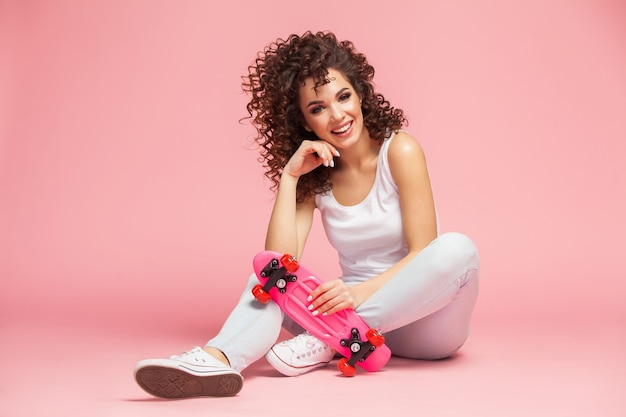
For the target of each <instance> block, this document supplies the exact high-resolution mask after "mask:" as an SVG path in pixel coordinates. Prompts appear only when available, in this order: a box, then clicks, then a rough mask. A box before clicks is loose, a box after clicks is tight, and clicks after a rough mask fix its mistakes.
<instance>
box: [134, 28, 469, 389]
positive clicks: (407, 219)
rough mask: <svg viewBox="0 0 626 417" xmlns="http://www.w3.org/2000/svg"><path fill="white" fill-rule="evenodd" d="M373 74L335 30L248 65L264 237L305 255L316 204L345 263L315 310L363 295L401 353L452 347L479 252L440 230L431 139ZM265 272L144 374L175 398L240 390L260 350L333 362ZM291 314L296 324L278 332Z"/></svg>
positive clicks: (292, 359)
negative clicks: (285, 309) (228, 308)
mask: <svg viewBox="0 0 626 417" xmlns="http://www.w3.org/2000/svg"><path fill="white" fill-rule="evenodd" d="M373 76H374V68H373V67H372V66H371V65H369V64H368V62H367V60H366V57H365V56H364V55H363V54H361V53H359V52H357V51H356V50H355V48H354V46H353V44H352V43H351V42H349V41H342V42H339V41H338V40H337V39H336V37H335V36H334V35H333V34H332V33H328V32H318V33H311V32H306V33H304V34H303V35H301V36H298V35H291V36H289V37H288V39H287V40H282V39H279V40H277V41H276V42H274V43H272V44H270V45H269V46H268V47H266V48H265V50H264V51H263V52H262V53H260V54H259V55H258V57H257V59H256V60H255V64H254V65H252V66H251V67H250V68H249V74H248V76H247V77H246V78H245V81H244V84H243V86H244V90H245V91H247V92H248V93H249V94H250V95H251V97H252V98H251V100H250V102H249V103H248V106H247V109H248V112H249V114H250V118H251V119H252V121H253V123H254V124H255V126H256V128H257V131H258V137H257V141H258V143H259V145H260V148H261V155H262V157H263V159H264V161H265V167H266V168H267V172H266V175H267V176H268V178H269V179H271V180H272V182H273V189H274V190H275V191H276V199H275V202H274V207H273V211H272V214H271V217H270V220H269V225H268V229H267V237H266V243H265V247H266V249H268V250H273V251H276V252H284V253H290V254H296V255H297V258H298V259H300V258H301V257H302V254H303V251H304V248H305V243H306V240H307V236H308V234H309V231H310V229H311V225H312V220H313V214H314V210H316V209H317V210H319V211H320V214H321V218H322V223H323V225H324V228H325V231H326V234H327V236H328V239H329V241H330V243H331V244H332V245H333V247H334V248H335V249H336V250H337V252H338V254H339V262H340V266H341V270H342V276H341V278H340V279H335V280H331V281H328V282H325V283H324V284H322V285H320V286H319V287H318V288H317V289H316V290H315V291H313V293H312V294H311V296H310V303H311V304H310V307H309V308H310V310H311V314H312V315H318V314H334V313H336V312H338V311H340V310H343V309H355V310H356V311H357V313H359V314H360V315H361V316H362V317H363V318H364V319H365V321H366V322H367V323H368V324H369V325H370V326H371V327H373V328H376V329H378V330H380V331H381V332H382V333H383V334H384V335H385V339H386V343H387V345H388V346H389V347H390V348H391V350H392V352H393V354H394V355H397V356H402V357H405V358H414V359H423V360H431V359H440V358H445V357H448V356H450V355H452V354H453V353H454V352H455V351H457V350H458V349H459V348H460V347H461V346H462V345H463V343H464V342H465V340H466V339H467V336H468V330H469V322H470V317H471V314H472V310H473V308H474V304H475V301H476V297H477V293H478V275H479V274H478V271H479V263H478V254H477V251H476V247H475V246H474V244H473V243H472V241H471V240H470V239H468V238H467V237H466V236H464V235H462V234H459V233H446V234H443V235H441V236H438V231H437V229H438V228H437V216H436V212H435V204H434V202H433V194H432V190H431V185H430V180H429V175H428V170H427V166H426V161H425V158H424V154H423V152H422V148H421V147H420V145H419V143H418V141H417V140H416V139H415V138H414V137H412V136H411V135H410V134H409V133H407V132H406V131H403V130H401V128H402V127H403V126H404V124H405V122H406V120H405V117H404V114H403V112H402V110H400V109H397V108H394V107H392V106H391V105H390V103H389V102H388V101H387V100H386V99H385V98H384V97H383V96H382V95H381V94H379V93H377V92H376V91H375V90H374V87H373V84H372V79H373ZM256 283H258V281H257V279H256V277H255V275H252V276H251V277H250V278H249V280H248V285H247V288H246V289H245V291H244V292H243V295H242V296H241V299H240V301H239V303H238V304H237V306H236V307H235V309H234V310H233V311H232V313H231V314H230V316H229V317H228V319H227V320H226V322H225V323H224V325H223V327H222V329H221V330H220V332H219V333H218V334H217V335H216V336H215V337H214V338H213V339H211V340H210V341H209V342H208V343H207V344H206V346H204V347H195V348H194V349H192V350H191V351H188V352H185V353H183V354H182V355H175V356H172V357H170V358H169V359H148V360H143V361H140V362H139V363H138V364H137V365H136V367H135V378H136V380H137V382H138V384H139V385H140V386H141V387H142V388H143V389H145V390H146V391H147V392H149V393H151V394H153V395H156V396H160V397H166V398H184V397H193V396H231V395H235V394H237V393H238V392H239V391H240V390H241V388H242V386H243V378H242V376H241V371H243V370H244V369H245V368H246V367H247V366H249V365H250V364H252V363H253V362H254V361H256V360H258V359H260V358H262V357H263V356H265V357H266V358H267V360H268V361H269V363H270V364H272V365H273V366H274V367H275V368H276V369H277V370H278V371H279V372H281V373H283V374H285V375H289V376H295V375H300V374H303V373H305V372H308V371H311V370H313V369H316V368H319V367H321V366H325V365H326V364H328V363H329V362H330V361H331V360H332V359H333V357H334V354H335V352H334V351H333V350H332V349H331V348H329V347H328V346H326V345H324V344H323V343H321V342H320V341H319V340H317V339H315V338H314V337H313V336H312V335H310V334H309V333H307V332H305V331H304V330H303V329H302V328H299V326H297V325H296V324H295V323H294V322H293V321H291V320H290V319H288V318H287V317H285V316H284V314H283V313H282V312H281V310H280V309H279V308H278V307H277V306H276V305H275V304H273V303H269V304H267V305H261V304H260V303H259V302H257V301H256V300H255V299H254V297H253V295H252V293H251V288H252V286H253V285H254V284H256ZM281 326H284V327H285V328H286V329H287V330H289V331H290V332H292V333H293V334H295V335H296V337H294V338H293V339H290V340H287V341H284V342H282V343H279V344H276V345H274V343H276V340H277V338H278V336H279V332H280V329H281Z"/></svg>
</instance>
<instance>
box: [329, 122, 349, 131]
mask: <svg viewBox="0 0 626 417" xmlns="http://www.w3.org/2000/svg"><path fill="white" fill-rule="evenodd" d="M350 126H352V122H350V123H348V124H347V125H345V126H344V127H342V128H341V129H337V130H333V133H343V132H346V131H348V129H350Z"/></svg>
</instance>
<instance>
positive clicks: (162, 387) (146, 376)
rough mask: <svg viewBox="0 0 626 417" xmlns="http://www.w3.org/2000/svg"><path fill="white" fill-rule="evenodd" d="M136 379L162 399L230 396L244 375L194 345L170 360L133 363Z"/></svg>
mask: <svg viewBox="0 0 626 417" xmlns="http://www.w3.org/2000/svg"><path fill="white" fill-rule="evenodd" d="M135 380H136V381H137V383H138V384H139V386H140V387H141V388H143V389H144V390H145V391H146V392H148V393H150V394H152V395H154V396H157V397H162V398H187V397H199V396H208V397H230V396H233V395H235V394H237V393H238V392H239V391H241V388H242V387H243V377H242V376H241V374H240V373H239V372H237V371H235V370H234V369H233V368H231V367H229V366H226V365H224V364H223V363H222V362H220V361H219V360H217V359H216V358H214V357H213V356H211V355H209V354H208V353H207V352H205V351H204V350H202V349H201V348H200V347H198V346H196V347H195V348H193V349H192V350H190V351H189V352H185V353H183V354H182V355H174V356H170V358H169V359H145V360H142V361H139V362H138V363H137V365H136V366H135Z"/></svg>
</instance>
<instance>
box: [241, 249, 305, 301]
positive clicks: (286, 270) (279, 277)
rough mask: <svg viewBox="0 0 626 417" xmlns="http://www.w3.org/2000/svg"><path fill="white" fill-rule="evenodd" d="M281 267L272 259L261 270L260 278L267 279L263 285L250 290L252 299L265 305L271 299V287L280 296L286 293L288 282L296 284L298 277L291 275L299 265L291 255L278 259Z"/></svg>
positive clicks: (276, 260)
mask: <svg viewBox="0 0 626 417" xmlns="http://www.w3.org/2000/svg"><path fill="white" fill-rule="evenodd" d="M280 263H281V264H282V266H281V267H278V265H279V263H278V259H276V258H274V259H272V260H271V261H270V262H268V264H267V265H266V266H265V268H263V269H262V270H261V276H262V277H263V278H268V280H267V281H266V282H265V285H261V284H257V285H255V286H254V288H252V294H254V297H255V298H256V299H257V300H259V301H260V302H262V303H264V304H265V303H267V302H269V300H270V299H271V297H270V294H269V292H270V289H272V288H273V287H276V288H278V291H280V292H281V294H284V293H285V291H287V284H289V283H290V282H296V281H297V280H298V277H296V276H295V275H293V274H291V272H296V271H297V270H298V268H299V267H300V265H299V264H298V261H296V260H295V259H294V258H293V257H292V256H291V255H283V257H282V258H281V259H280Z"/></svg>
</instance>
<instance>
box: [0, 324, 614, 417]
mask: <svg viewBox="0 0 626 417" xmlns="http://www.w3.org/2000/svg"><path fill="white" fill-rule="evenodd" d="M1 330H2V340H3V342H2V345H1V346H0V355H2V357H3V358H5V361H4V363H3V365H2V372H1V373H2V376H3V377H2V379H1V380H0V381H1V382H0V398H1V401H0V416H2V417H17V416H28V417H35V416H74V415H76V416H78V415H80V416H116V417H117V416H134V417H140V416H151V417H158V416H173V415H175V416H187V415H189V416H192V415H193V416H196V415H215V416H252V415H254V416H292V415H298V416H319V415H327V414H328V413H329V411H328V410H331V414H332V415H337V416H347V415H373V416H376V415H381V416H388V415H400V416H405V415H406V416H409V415H411V416H413V415H415V416H524V417H526V416H568V417H571V416H616V417H617V416H624V415H626V398H625V397H624V386H625V382H626V360H624V356H623V355H624V352H626V332H625V329H624V326H623V325H618V324H617V323H616V324H615V325H607V326H605V327H589V326H582V327H581V328H578V327H577V326H576V325H574V324H569V325H547V324H546V323H543V324H542V325H539V326H537V325H536V324H524V325H520V324H516V323H513V324H510V325H506V326H504V325H485V324H482V325H481V324H480V323H477V324H476V325H475V326H474V331H473V334H472V337H471V339H470V341H469V342H468V343H467V345H466V346H465V348H464V349H463V350H462V353H460V354H458V355H457V356H456V357H454V358H453V359H450V360H444V361H439V362H420V361H409V360H405V359H399V358H393V359H392V360H391V362H390V363H389V364H388V366H387V367H386V368H385V369H384V371H382V372H380V373H376V374H367V373H364V372H361V373H359V374H357V376H356V377H354V378H345V377H342V376H339V374H338V373H337V372H336V370H335V368H334V367H333V366H330V367H328V368H326V369H324V370H320V371H317V372H314V373H311V374H308V375H304V376H301V377H298V378H286V377H281V376H278V375H277V374H276V373H275V372H274V371H273V369H271V368H270V367H269V365H268V364H267V363H265V361H264V360H262V361H260V362H259V363H257V364H256V365H254V366H253V367H252V368H249V369H248V370H246V371H245V373H244V378H245V386H244V389H243V390H242V391H241V392H240V393H239V395H238V396H237V397H234V398H201V399H192V400H181V401H166V400H160V399H155V398H151V397H150V396H148V395H147V394H145V393H144V392H143V391H142V390H141V389H140V388H139V387H138V386H137V385H135V383H134V381H133V379H132V368H133V365H134V363H135V362H136V361H137V360H139V359H141V358H144V357H146V356H153V355H165V354H171V353H178V351H180V350H181V349H185V348H187V347H189V346H191V345H192V344H198V343H202V341H201V340H199V339H196V338H194V337H191V336H190V335H188V334H182V335H180V334H179V335H175V336H172V337H168V335H167V334H159V333H158V332H156V331H150V334H146V333H145V332H144V333H142V334H140V335H139V334H136V335H133V334H130V332H129V331H128V330H124V329H118V330H116V329H107V328H104V329H94V328H91V329H88V328H85V327H84V326H71V325H67V324H66V325H57V326H55V325H52V324H39V325H34V324H32V323H31V324H29V323H20V324H18V323H13V324H5V325H3V327H2V329H1ZM302 404H306V405H304V406H303V405H302ZM366 412H368V413H372V414H364V413H366Z"/></svg>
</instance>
